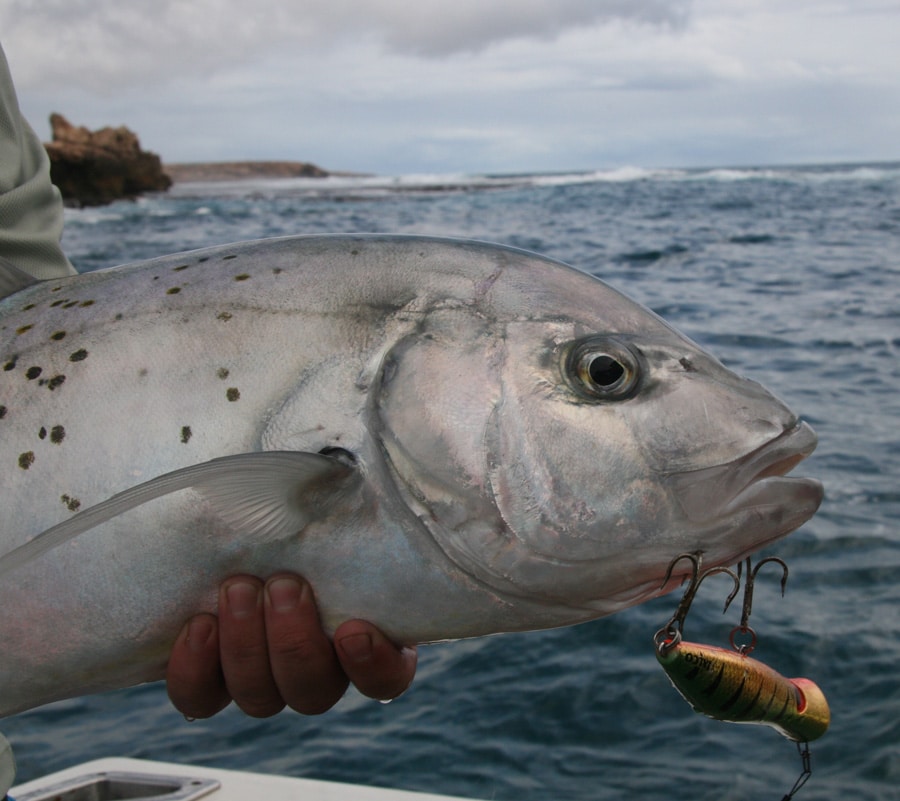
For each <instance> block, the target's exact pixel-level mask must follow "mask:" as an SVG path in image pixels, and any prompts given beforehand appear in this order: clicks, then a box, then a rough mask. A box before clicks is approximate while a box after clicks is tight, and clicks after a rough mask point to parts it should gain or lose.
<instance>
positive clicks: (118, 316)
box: [113, 314, 125, 322]
mask: <svg viewBox="0 0 900 801" xmlns="http://www.w3.org/2000/svg"><path fill="white" fill-rule="evenodd" d="M113 319H114V320H115V321H116V322H119V321H120V320H124V319H125V315H124V314H117V315H116V316H115V317H113Z"/></svg>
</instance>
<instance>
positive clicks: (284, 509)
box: [0, 451, 362, 577]
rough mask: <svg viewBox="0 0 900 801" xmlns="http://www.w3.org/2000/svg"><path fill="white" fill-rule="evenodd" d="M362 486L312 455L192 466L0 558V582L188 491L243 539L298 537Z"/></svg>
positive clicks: (332, 461) (241, 457)
mask: <svg viewBox="0 0 900 801" xmlns="http://www.w3.org/2000/svg"><path fill="white" fill-rule="evenodd" d="M361 480H362V478H361V476H360V474H359V471H358V470H356V469H355V468H354V467H353V466H351V465H349V464H347V463H346V462H344V461H342V460H340V459H337V458H333V457H331V456H323V455H320V454H317V453H295V452H288V451H265V452H260V453H242V454H238V455H236V456H224V457H222V458H220V459H213V460H211V461H209V462H203V463H202V464H195V465H191V466H190V467H184V468H182V469H180V470H174V471H172V472H171V473H165V474H163V475H161V476H157V477H156V478H154V479H151V480H150V481H147V482H145V483H143V484H139V485H137V486H136V487H131V488H129V489H127V490H124V491H123V492H120V493H118V494H116V495H113V496H112V497H111V498H108V499H107V500H105V501H101V502H100V503H98V504H96V505H94V506H91V507H90V508H88V509H85V510H84V511H82V512H79V513H78V514H76V515H74V516H73V517H70V518H69V519H68V520H64V521H63V522H62V523H58V524H57V525H55V526H52V527H51V528H48V529H47V530H46V531H43V532H41V533H40V534H38V535H37V536H36V537H35V538H34V539H32V540H30V541H29V542H27V543H25V544H24V545H20V546H19V547H18V548H15V549H13V550H12V551H10V552H9V553H6V554H4V555H3V556H2V557H0V577H2V576H4V575H5V574H6V573H9V572H10V571H11V570H15V569H16V568H18V567H21V566H22V565H24V564H26V563H28V562H30V561H32V560H34V559H37V558H38V557H39V556H41V555H43V554H45V553H47V552H48V551H50V550H52V549H53V548H56V547H57V546H59V545H62V544H63V543H65V542H68V541H69V540H71V539H72V538H74V537H77V536H78V535H79V534H82V533H83V532H85V531H88V530H90V529H92V528H95V527H96V526H99V525H101V524H102V523H105V522H107V521H108V520H111V519H112V518H114V517H117V516H119V515H121V514H124V513H125V512H128V511H130V510H132V509H134V508H135V507H137V506H140V505H141V504H144V503H147V502H149V501H153V500H156V499H157V498H161V497H162V496H164V495H168V494H170V493H172V492H178V491H180V490H184V489H188V488H193V489H195V490H197V491H198V492H199V493H200V494H201V495H203V497H204V498H206V500H207V501H209V503H210V504H211V506H212V507H213V508H214V509H215V511H216V513H217V514H218V515H219V516H220V517H221V518H222V519H223V520H225V522H226V523H227V524H228V525H229V527H230V528H232V529H233V530H235V531H238V532H240V533H241V535H242V536H244V537H246V538H247V539H248V540H256V541H258V542H272V541H275V540H278V539H281V538H284V537H290V536H294V535H296V534H297V533H298V532H300V531H301V530H302V529H303V528H305V527H306V526H307V525H308V524H309V522H310V521H312V520H314V519H316V518H320V517H323V516H325V515H326V514H327V513H328V511H329V509H330V508H332V507H333V506H334V503H335V502H336V501H337V500H339V499H340V498H341V497H345V496H346V495H347V493H348V492H350V491H352V490H353V489H354V488H355V487H357V486H358V485H359V482H360V481H361Z"/></svg>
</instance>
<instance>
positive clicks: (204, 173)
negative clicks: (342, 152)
mask: <svg viewBox="0 0 900 801" xmlns="http://www.w3.org/2000/svg"><path fill="white" fill-rule="evenodd" d="M165 171H166V174H167V175H168V176H169V177H170V178H171V179H172V181H174V182H175V183H177V184H181V183H193V182H195V181H203V182H206V181H246V180H249V179H253V178H256V179H258V178H327V177H328V176H329V175H331V173H330V172H328V171H327V170H323V169H322V168H321V167H317V166H316V165H315V164H310V163H309V162H306V161H208V162H197V163H191V164H166V165H165Z"/></svg>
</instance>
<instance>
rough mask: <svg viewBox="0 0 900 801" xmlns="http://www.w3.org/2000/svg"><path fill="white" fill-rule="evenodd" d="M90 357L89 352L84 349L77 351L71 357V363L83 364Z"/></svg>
mask: <svg viewBox="0 0 900 801" xmlns="http://www.w3.org/2000/svg"><path fill="white" fill-rule="evenodd" d="M87 357H88V352H87V351H86V350H85V349H84V348H80V349H79V350H76V351H75V352H74V353H73V354H71V355H70V356H69V361H70V362H83V361H84V360H85V359H86V358H87Z"/></svg>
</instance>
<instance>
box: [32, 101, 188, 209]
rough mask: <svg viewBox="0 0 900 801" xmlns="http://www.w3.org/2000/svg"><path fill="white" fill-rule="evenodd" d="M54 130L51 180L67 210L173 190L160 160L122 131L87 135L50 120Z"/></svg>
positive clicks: (59, 117)
mask: <svg viewBox="0 0 900 801" xmlns="http://www.w3.org/2000/svg"><path fill="white" fill-rule="evenodd" d="M50 127H51V129H52V133H53V141H52V142H48V143H46V144H45V147H46V149H47V154H48V155H49V156H50V177H51V179H52V181H53V183H54V184H56V185H57V186H58V187H59V190H60V192H62V196H63V200H64V201H65V202H66V204H68V205H74V206H100V205H104V204H106V203H111V202H112V201H114V200H119V199H121V198H132V199H133V198H136V197H138V196H139V195H141V194H143V193H144V192H158V191H164V190H166V189H168V188H169V187H170V186H171V185H172V181H171V179H170V178H169V176H168V175H166V173H165V172H164V171H163V167H162V162H161V161H160V158H159V156H157V155H156V154H155V153H150V152H148V151H145V150H142V149H141V146H140V142H139V141H138V138H137V136H136V135H135V134H134V133H133V132H132V131H130V130H128V128H126V127H124V126H121V127H119V128H101V129H100V130H98V131H89V130H88V129H87V128H84V127H76V126H74V125H72V124H71V123H70V122H69V121H68V120H67V119H66V118H65V117H63V116H62V115H61V114H51V115H50Z"/></svg>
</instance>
